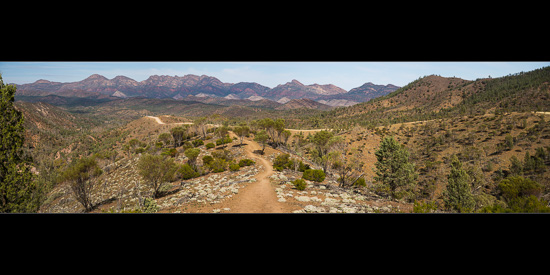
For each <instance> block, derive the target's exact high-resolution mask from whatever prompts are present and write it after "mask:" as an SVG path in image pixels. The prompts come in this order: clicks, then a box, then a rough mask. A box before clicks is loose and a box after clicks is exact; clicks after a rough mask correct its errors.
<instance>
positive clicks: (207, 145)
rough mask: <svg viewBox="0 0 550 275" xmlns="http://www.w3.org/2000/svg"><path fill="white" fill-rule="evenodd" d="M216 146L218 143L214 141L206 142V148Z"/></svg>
mask: <svg viewBox="0 0 550 275" xmlns="http://www.w3.org/2000/svg"><path fill="white" fill-rule="evenodd" d="M214 147H216V144H214V143H212V142H209V143H207V144H206V149H212V148H214Z"/></svg>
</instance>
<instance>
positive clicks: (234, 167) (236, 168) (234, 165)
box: [229, 163, 241, 171]
mask: <svg viewBox="0 0 550 275" xmlns="http://www.w3.org/2000/svg"><path fill="white" fill-rule="evenodd" d="M239 168H241V166H239V164H237V163H231V165H229V170H231V171H239Z"/></svg>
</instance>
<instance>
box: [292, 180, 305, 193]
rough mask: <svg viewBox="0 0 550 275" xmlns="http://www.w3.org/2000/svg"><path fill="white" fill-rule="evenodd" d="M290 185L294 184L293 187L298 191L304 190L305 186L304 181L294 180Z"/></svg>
mask: <svg viewBox="0 0 550 275" xmlns="http://www.w3.org/2000/svg"><path fill="white" fill-rule="evenodd" d="M292 184H294V187H295V188H296V189H298V190H300V191H302V190H305V189H306V186H307V183H306V181H305V180H303V179H296V180H294V181H293V182H292Z"/></svg>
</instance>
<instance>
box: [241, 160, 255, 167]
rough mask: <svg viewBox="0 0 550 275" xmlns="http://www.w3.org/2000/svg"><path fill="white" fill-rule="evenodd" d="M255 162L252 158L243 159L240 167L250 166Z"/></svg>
mask: <svg viewBox="0 0 550 275" xmlns="http://www.w3.org/2000/svg"><path fill="white" fill-rule="evenodd" d="M254 163H255V162H254V161H253V160H251V159H241V160H240V161H239V166H240V167H245V166H250V165H252V164H254Z"/></svg>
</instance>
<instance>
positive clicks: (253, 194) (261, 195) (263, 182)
mask: <svg viewBox="0 0 550 275" xmlns="http://www.w3.org/2000/svg"><path fill="white" fill-rule="evenodd" d="M147 117H149V118H152V119H154V120H156V121H157V123H158V124H166V123H164V122H162V121H161V120H160V118H158V117H155V116H147ZM171 124H184V123H171ZM185 124H187V123H185ZM189 124H192V123H189ZM229 133H230V136H231V137H236V135H235V133H233V132H231V131H230V132H229ZM244 141H245V142H244V143H243V148H244V152H245V154H246V156H247V158H250V159H252V160H254V161H255V162H256V164H255V165H256V167H258V166H259V165H262V166H263V170H262V171H260V172H259V173H258V174H256V175H255V176H254V178H255V179H256V182H251V183H249V184H248V185H247V186H246V187H244V188H241V189H240V190H239V193H237V194H235V195H234V196H233V197H232V198H230V199H228V200H226V201H224V202H222V203H221V204H218V205H216V206H215V207H214V208H230V211H228V212H224V213H291V212H292V211H293V210H297V209H300V208H299V207H296V206H292V205H290V204H285V203H282V202H279V201H278V200H277V193H276V192H275V188H274V187H272V186H271V182H270V180H269V177H270V176H271V175H273V165H272V164H271V162H270V161H269V160H267V159H266V158H264V157H263V156H261V155H258V154H254V153H253V152H254V151H256V150H261V149H262V147H261V146H260V145H259V144H258V143H257V142H255V141H253V140H251V139H249V138H245V139H244ZM210 208H212V206H207V207H205V208H204V209H203V210H204V211H207V212H208V213H210V211H211V209H210Z"/></svg>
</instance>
